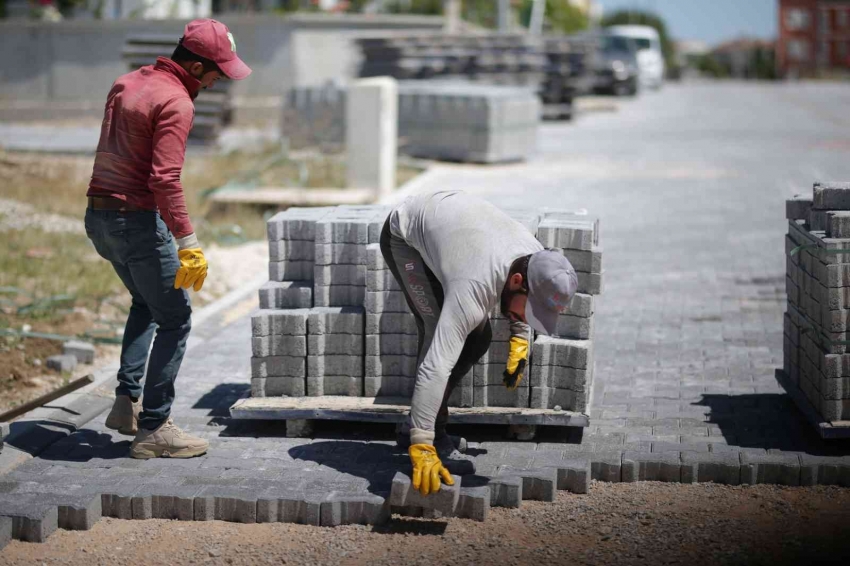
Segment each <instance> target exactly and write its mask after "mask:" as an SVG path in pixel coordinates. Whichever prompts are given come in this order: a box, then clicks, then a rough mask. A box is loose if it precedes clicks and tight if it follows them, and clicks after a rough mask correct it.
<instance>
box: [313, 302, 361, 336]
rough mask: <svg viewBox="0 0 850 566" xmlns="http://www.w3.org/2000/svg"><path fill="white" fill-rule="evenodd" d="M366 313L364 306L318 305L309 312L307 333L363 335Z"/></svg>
mask: <svg viewBox="0 0 850 566" xmlns="http://www.w3.org/2000/svg"><path fill="white" fill-rule="evenodd" d="M364 313H365V311H364V310H363V307H362V306H336V307H316V308H314V309H312V310H311V311H310V313H309V317H308V319H307V333H308V334H313V335H321V334H359V335H362V334H363V321H364Z"/></svg>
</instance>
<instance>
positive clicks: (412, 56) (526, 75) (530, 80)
mask: <svg viewBox="0 0 850 566" xmlns="http://www.w3.org/2000/svg"><path fill="white" fill-rule="evenodd" d="M357 43H358V45H359V46H360V49H361V51H362V53H363V62H362V64H361V67H360V76H361V77H376V76H390V77H395V78H397V79H431V78H434V77H438V78H445V77H454V78H463V79H466V80H470V81H480V82H487V83H490V84H503V85H524V86H531V87H535V88H536V87H537V85H539V84H540V81H541V80H542V77H543V72H544V69H545V65H546V58H545V56H544V55H543V53H542V52H541V49H540V46H539V44H538V43H537V42H536V41H534V40H533V39H532V38H530V37H528V36H524V35H509V34H493V35H476V36H452V35H418V36H408V37H404V36H396V37H383V38H362V39H358V40H357Z"/></svg>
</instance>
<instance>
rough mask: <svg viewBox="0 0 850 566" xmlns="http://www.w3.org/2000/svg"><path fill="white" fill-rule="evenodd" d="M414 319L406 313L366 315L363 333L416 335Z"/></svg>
mask: <svg viewBox="0 0 850 566" xmlns="http://www.w3.org/2000/svg"><path fill="white" fill-rule="evenodd" d="M417 332H418V330H417V326H416V318H415V317H414V316H413V314H406V313H381V314H367V315H366V329H365V333H366V334H367V335H369V334H417Z"/></svg>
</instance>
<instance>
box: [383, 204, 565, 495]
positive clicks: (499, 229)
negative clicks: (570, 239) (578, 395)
mask: <svg viewBox="0 0 850 566" xmlns="http://www.w3.org/2000/svg"><path fill="white" fill-rule="evenodd" d="M381 253H382V254H383V256H384V258H385V259H386V261H387V264H388V265H389V267H390V269H391V270H392V272H393V275H394V276H395V279H396V281H398V283H399V285H400V286H401V288H402V290H403V291H404V293H405V297H406V299H407V304H408V305H409V306H410V310H411V311H413V314H414V316H415V318H416V324H417V327H418V331H419V332H418V334H419V365H418V369H417V374H416V385H415V388H414V391H413V400H412V402H411V407H410V417H409V418H408V423H407V427H406V429H407V431H408V432H407V434H409V439H406V440H405V439H404V438H403V435H404V434H405V433H404V432H403V433H402V438H400V439H399V444H400V445H409V448H408V454H409V455H410V460H411V463H412V465H413V478H412V480H413V487H414V489H418V490H419V491H420V492H421V493H422V494H423V495H428V494H429V493H433V492H436V491H439V489H440V481H441V480H442V481H443V482H445V483H446V484H448V485H452V484H453V483H454V482H453V480H452V477H451V468H452V465H454V464H456V460H458V459H459V458H462V456H460V455H459V454H458V453H457V451H456V448H457V446H456V445H455V444H454V441H453V440H452V438H451V437H450V436H449V435H447V434H446V423H447V422H448V417H449V411H448V400H449V397H450V396H451V394H452V391H453V390H454V388H455V386H457V384H458V383H459V382H460V380H461V379H462V378H463V376H464V375H466V374H467V373H468V372H469V370H470V369H472V366H473V364H474V363H475V362H476V361H477V360H478V359H479V358H480V357H481V356H482V355H484V353H486V352H487V349H488V348H489V347H490V340H491V337H492V331H491V328H490V322H489V315H490V313H491V312H493V309H494V308H495V307H496V306H497V305H499V307H500V310H501V312H502V314H503V315H504V316H506V317H507V318H509V319H510V320H511V339H510V353H509V355H508V360H507V366H506V368H505V373H504V384H505V386H506V387H508V388H510V389H514V388H516V387H517V386H518V385H519V383H520V381H521V380H522V377H523V373H524V371H525V365H526V362H527V360H528V339H529V326H528V325H530V326H531V327H532V328H534V329H535V330H537V331H538V332H542V333H544V334H547V335H552V334H554V333H555V328H556V324H557V321H558V315H559V314H560V313H562V312H564V311H565V310H566V309H567V307H568V305H569V304H570V300H571V299H572V297H573V295H574V294H575V292H576V288H577V287H578V278H577V276H576V273H575V270H574V269H573V267H572V265H570V262H569V261H568V260H567V258H565V257H564V256H563V255H562V254H560V253H558V252H556V251H551V250H545V249H544V248H543V246H542V244H540V242H538V241H537V239H535V237H534V236H533V235H532V234H531V232H529V231H528V229H526V228H525V227H524V226H523V225H522V224H520V223H519V222H516V221H515V220H513V219H511V218H510V217H508V216H507V215H506V214H505V213H504V212H502V211H501V210H499V209H498V208H496V207H495V206H493V205H492V204H490V203H488V202H486V201H483V200H481V199H478V198H475V197H473V196H470V195H468V194H466V193H464V192H461V191H437V192H426V193H421V194H417V195H414V196H411V197H408V198H407V200H405V201H404V202H403V203H402V204H400V205H399V206H397V207H396V208H395V209H393V210H392V211H391V212H390V215H389V217H388V218H387V221H386V223H385V224H384V229H383V232H382V233H381ZM444 461H445V462H444ZM444 463H445V466H444Z"/></svg>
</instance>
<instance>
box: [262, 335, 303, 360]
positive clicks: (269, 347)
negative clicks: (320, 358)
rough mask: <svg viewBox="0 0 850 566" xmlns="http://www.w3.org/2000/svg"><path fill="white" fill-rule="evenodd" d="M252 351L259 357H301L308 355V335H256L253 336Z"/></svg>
mask: <svg viewBox="0 0 850 566" xmlns="http://www.w3.org/2000/svg"><path fill="white" fill-rule="evenodd" d="M251 353H252V354H253V355H254V357H257V358H266V357H269V356H290V357H293V356H294V357H300V356H306V355H307V337H306V336H283V335H270V336H254V337H253V338H251Z"/></svg>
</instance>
